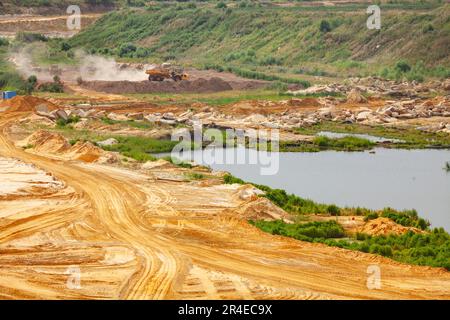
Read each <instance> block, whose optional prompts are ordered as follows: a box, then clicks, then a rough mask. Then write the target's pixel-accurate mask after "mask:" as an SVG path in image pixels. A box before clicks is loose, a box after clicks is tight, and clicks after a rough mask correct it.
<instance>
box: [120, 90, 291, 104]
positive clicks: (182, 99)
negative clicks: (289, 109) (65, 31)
mask: <svg viewBox="0 0 450 320" xmlns="http://www.w3.org/2000/svg"><path fill="white" fill-rule="evenodd" d="M125 96H129V97H132V98H135V99H138V100H144V101H148V102H151V103H156V104H159V105H171V104H176V105H179V104H193V103H204V104H208V105H213V106H222V105H227V104H232V103H237V102H240V101H246V100H270V101H280V100H285V99H287V98H289V95H288V94H284V93H281V92H279V91H277V90H263V89H258V90H244V91H240V90H232V91H224V92H214V93H183V94H175V93H145V94H125Z"/></svg>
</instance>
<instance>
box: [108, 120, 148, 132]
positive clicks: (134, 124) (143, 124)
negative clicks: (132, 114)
mask: <svg viewBox="0 0 450 320" xmlns="http://www.w3.org/2000/svg"><path fill="white" fill-rule="evenodd" d="M101 120H102V122H103V123H105V124H109V125H114V124H119V125H125V126H128V127H133V128H136V129H144V130H146V129H152V128H154V125H153V124H151V123H149V122H144V121H136V120H126V121H119V120H111V119H109V118H106V117H103V118H102V119H101Z"/></svg>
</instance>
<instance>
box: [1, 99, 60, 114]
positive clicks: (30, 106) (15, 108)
mask: <svg viewBox="0 0 450 320" xmlns="http://www.w3.org/2000/svg"><path fill="white" fill-rule="evenodd" d="M2 108H6V111H8V112H29V111H33V112H36V111H38V109H40V108H43V109H46V110H48V111H53V110H56V109H58V107H57V106H56V105H55V104H53V103H52V102H50V101H48V100H45V99H42V98H38V97H34V96H15V97H14V98H12V99H8V100H3V101H2V102H0V109H2Z"/></svg>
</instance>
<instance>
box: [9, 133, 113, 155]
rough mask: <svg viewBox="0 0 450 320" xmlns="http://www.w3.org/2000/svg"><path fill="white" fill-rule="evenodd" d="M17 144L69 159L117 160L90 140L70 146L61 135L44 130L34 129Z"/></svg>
mask: <svg viewBox="0 0 450 320" xmlns="http://www.w3.org/2000/svg"><path fill="white" fill-rule="evenodd" d="M17 145H18V146H21V147H28V148H32V149H33V150H34V151H36V152H38V153H44V154H51V155H56V156H60V157H63V158H65V159H70V160H80V161H84V162H102V163H113V162H116V161H117V157H116V155H115V154H113V153H110V152H106V151H104V150H103V149H101V148H99V147H97V146H95V145H93V144H92V143H90V142H82V141H78V142H77V143H75V144H74V145H73V146H72V145H70V143H69V142H68V141H67V140H66V138H64V137H63V136H62V135H60V134H58V133H53V132H48V131H45V130H39V131H36V132H35V133H33V134H32V135H31V136H29V137H28V138H26V139H24V140H22V141H21V142H19V143H18V144H17Z"/></svg>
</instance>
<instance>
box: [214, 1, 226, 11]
mask: <svg viewBox="0 0 450 320" xmlns="http://www.w3.org/2000/svg"><path fill="white" fill-rule="evenodd" d="M216 8H218V9H226V8H227V4H226V3H225V2H223V1H219V2H218V3H217V4H216Z"/></svg>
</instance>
